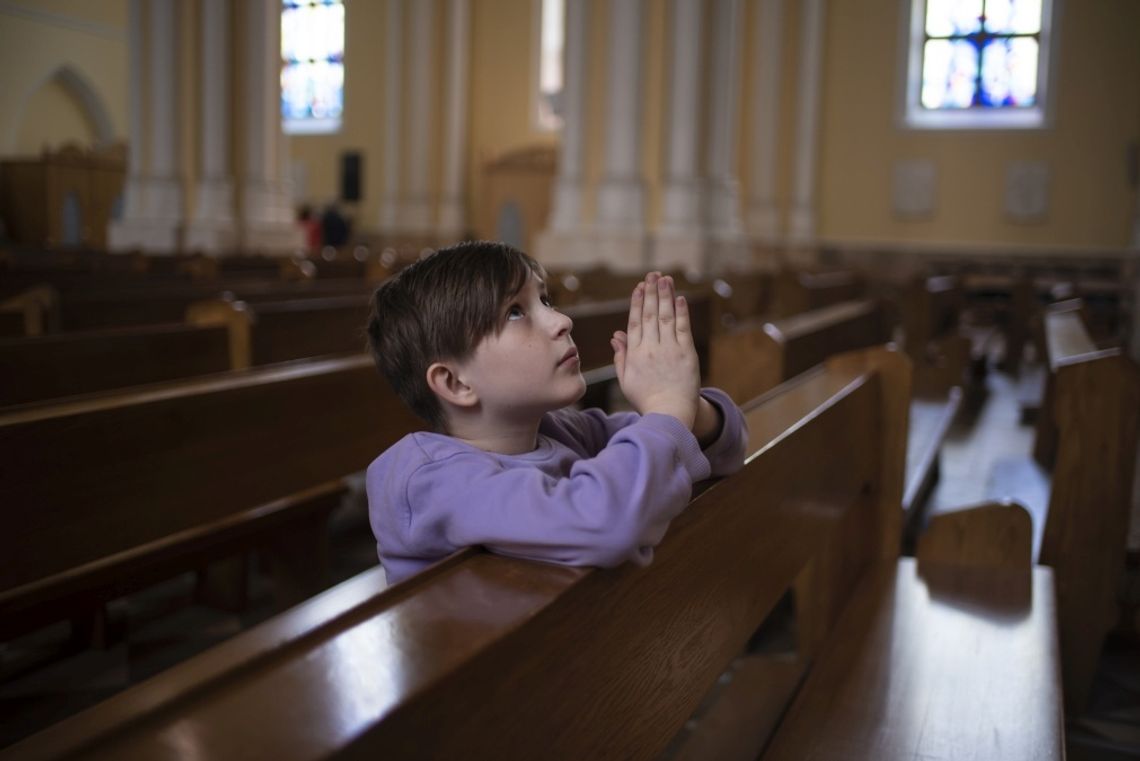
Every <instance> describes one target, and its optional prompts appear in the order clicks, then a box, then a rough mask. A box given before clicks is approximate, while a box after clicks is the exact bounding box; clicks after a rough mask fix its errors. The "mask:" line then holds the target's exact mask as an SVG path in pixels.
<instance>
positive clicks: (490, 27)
mask: <svg viewBox="0 0 1140 761" xmlns="http://www.w3.org/2000/svg"><path fill="white" fill-rule="evenodd" d="M537 10H538V7H537V4H536V2H535V0H492V1H491V2H487V0H482V1H480V0H475V2H473V3H471V11H472V13H471V75H470V80H469V81H470V87H471V89H470V91H469V96H468V97H469V100H468V130H469V139H468V143H467V151H468V154H467V165H468V178H467V208H468V218H469V219H470V220H472V221H475V220H478V219H480V218H481V211H482V206H481V203H482V194H481V192H480V191H481V189H482V185H483V182H482V168H483V165H484V164H486V163H487V162H489V161H492V160H494V159H495V158H497V157H499V156H502V155H503V154H504V153H507V152H509V151H513V150H517V149H519V148H524V147H528V146H535V145H554V144H556V143H557V142H558V135H557V133H552V132H544V131H542V130H539V129H538V128H536V127H535V125H534V120H533V118H532V115H531V109H532V108H533V105H532V101H531V90H532V87H533V86H532V81H533V80H532V76H537V73H535V72H532V66H533V61H534V60H535V56H536V51H535V48H534V45H537V44H538V41H537V40H536V39H535V37H534V29H535V13H536V12H537ZM481 232H483V233H484V234H490V233H491V232H492V231H481Z"/></svg>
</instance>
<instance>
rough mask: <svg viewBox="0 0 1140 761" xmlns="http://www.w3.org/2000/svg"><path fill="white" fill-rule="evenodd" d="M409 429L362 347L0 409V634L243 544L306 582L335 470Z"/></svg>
mask: <svg viewBox="0 0 1140 761" xmlns="http://www.w3.org/2000/svg"><path fill="white" fill-rule="evenodd" d="M419 426H420V423H419V421H418V420H416V419H415V418H414V417H413V416H412V415H411V413H409V412H407V411H406V410H405V408H404V406H403V405H402V404H401V403H400V402H399V401H398V400H397V399H396V398H395V396H394V395H393V394H392V393H391V392H390V390H389V389H388V388H387V387H386V386H385V384H384V383H383V381H382V380H381V379H380V377H379V375H378V374H377V372H376V370H375V368H374V367H373V366H372V362H371V360H370V359H369V358H368V357H365V356H363V355H360V356H356V357H351V358H337V359H330V360H327V361H318V362H309V363H301V364H294V365H288V366H284V367H276V368H268V369H264V370H254V371H251V372H249V373H245V374H241V375H237V376H222V377H216V378H212V379H207V380H198V381H186V382H181V383H174V384H165V385H158V386H152V387H148V388H147V389H146V390H140V391H138V392H123V393H118V394H107V395H100V396H95V397H88V398H81V399H76V400H73V401H70V402H66V403H61V404H57V405H50V404H41V405H34V406H28V407H24V408H20V409H19V410H18V411H13V412H8V413H0V461H2V462H3V463H4V466H5V467H4V471H5V472H4V478H3V479H0V505H2V506H3V508H2V509H3V510H4V520H5V527H6V528H5V531H4V532H3V535H2V538H0V556H2V557H4V563H3V565H2V566H0V637H8V636H12V635H14V634H16V633H18V632H21V631H29V630H31V629H34V628H36V627H37V626H39V625H43V624H46V623H51V622H53V621H57V620H60V619H67V618H69V617H72V616H80V615H82V614H83V613H84V612H86V613H88V614H92V615H95V616H96V618H97V614H98V612H99V610H100V609H101V605H102V603H103V602H104V601H106V600H108V599H111V598H113V597H116V596H119V595H122V594H124V593H126V592H129V591H131V590H133V589H138V588H141V587H142V586H144V585H145V584H147V583H149V582H153V581H158V580H161V579H163V578H166V577H169V576H172V575H175V574H177V573H180V572H183V571H186V570H192V569H194V568H196V567H198V566H200V565H202V564H203V563H204V562H205V561H206V560H208V559H217V558H224V557H227V556H230V555H233V554H235V553H238V552H241V551H242V550H244V549H246V548H247V545H248V544H250V543H259V544H268V545H271V546H272V545H276V546H277V547H278V549H279V551H278V552H276V553H275V556H274V561H275V562H274V568H275V573H277V575H278V576H279V579H280V580H281V582H282V584H281V587H280V588H281V589H282V590H283V591H284V596H285V598H287V599H290V600H293V599H296V598H298V597H300V596H303V595H304V594H306V593H311V592H312V591H315V589H317V588H319V584H320V582H321V573H322V567H321V562H320V559H321V557H322V553H323V551H324V550H323V531H322V527H323V521H324V518H325V516H327V514H328V511H329V510H331V508H332V507H333V506H335V504H336V501H337V498H338V497H339V495H340V493H341V491H342V489H343V487H342V486H341V485H340V482H339V479H341V478H342V477H344V476H346V475H348V474H350V473H353V472H356V471H358V470H360V469H362V468H364V467H365V466H366V465H367V464H368V463H369V462H370V461H371V460H372V458H374V457H375V456H376V455H377V454H378V453H379V452H380V451H382V450H383V449H384V448H385V447H386V446H388V445H390V444H391V443H393V442H394V441H396V440H397V439H398V438H399V437H401V436H403V435H404V434H405V433H407V432H409V431H411V430H415V429H417V428H418V427H419ZM312 489H316V491H306V490H312Z"/></svg>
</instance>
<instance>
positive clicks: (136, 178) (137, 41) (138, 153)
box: [107, 0, 150, 251]
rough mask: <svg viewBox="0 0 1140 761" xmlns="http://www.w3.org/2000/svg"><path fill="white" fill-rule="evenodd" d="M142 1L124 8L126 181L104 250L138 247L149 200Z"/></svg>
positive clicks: (131, 3) (132, 0)
mask: <svg viewBox="0 0 1140 761" xmlns="http://www.w3.org/2000/svg"><path fill="white" fill-rule="evenodd" d="M143 1H144V0H130V3H129V4H128V5H127V66H128V70H127V100H128V103H127V108H128V112H127V129H128V133H127V181H126V187H125V188H124V189H123V194H124V197H123V212H122V214H123V216H122V218H121V219H116V220H112V221H111V224H110V225H109V226H108V228H107V248H108V249H110V250H111V251H125V250H130V249H133V248H136V247H138V246H139V245H141V241H140V239H139V233H138V227H139V225H140V224H141V222H142V220H143V219H144V218H145V217H146V213H147V208H148V207H149V205H150V204H149V202H148V201H149V199H148V198H147V186H146V163H147V162H146V156H147V150H146V118H145V108H146V95H145V93H146V90H145V87H146V80H145V78H144V72H145V71H146V68H147V65H146V59H147V56H146V49H145V45H146V41H145V36H144V34H143Z"/></svg>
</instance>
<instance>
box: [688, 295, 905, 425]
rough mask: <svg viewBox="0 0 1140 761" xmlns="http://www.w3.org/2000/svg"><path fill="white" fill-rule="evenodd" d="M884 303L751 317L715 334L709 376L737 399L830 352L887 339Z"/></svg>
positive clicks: (760, 390)
mask: <svg viewBox="0 0 1140 761" xmlns="http://www.w3.org/2000/svg"><path fill="white" fill-rule="evenodd" d="M890 335H891V326H890V325H889V320H888V318H887V315H886V312H885V310H884V307H883V303H882V302H880V301H877V300H862V301H849V302H845V303H842V304H836V305H834V306H830V307H824V308H822V309H816V310H813V311H810V312H804V313H802V314H798V315H795V316H794V317H787V318H784V319H780V320H775V321H772V322H762V321H759V320H753V321H749V322H745V323H742V324H740V325H737V326H735V327H734V328H732V329H731V330H729V331H727V332H725V333H722V334H718V335H716V336H715V337H714V338H713V348H712V356H711V357H710V358H709V361H710V364H709V366H708V367H709V382H710V383H711V384H712V385H714V386H717V387H718V388H722V389H724V390H725V391H726V392H728V394H729V395H730V396H731V397H732V398H733V399H735V400H737V402H738V403H740V402H743V401H745V400H748V399H752V398H753V397H756V396H759V395H760V394H763V393H764V392H765V391H768V390H769V389H772V388H775V387H776V386H777V385H779V384H780V383H783V382H784V381H786V380H788V379H789V378H791V377H793V376H795V375H797V374H799V373H802V372H804V371H805V370H807V369H809V368H811V367H814V366H815V365H818V364H819V363H821V362H823V361H824V360H825V359H827V358H828V357H829V356H831V355H832V354H838V353H840V352H844V351H849V350H852V349H859V348H863V347H866V346H874V345H876V344H883V343H886V342H887V341H889V340H890Z"/></svg>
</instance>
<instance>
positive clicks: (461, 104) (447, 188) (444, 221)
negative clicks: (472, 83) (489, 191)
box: [439, 0, 471, 239]
mask: <svg viewBox="0 0 1140 761" xmlns="http://www.w3.org/2000/svg"><path fill="white" fill-rule="evenodd" d="M470 29H471V5H470V0H447V44H446V45H445V46H444V49H445V50H446V51H447V55H448V56H449V57H448V61H447V83H446V92H447V95H446V97H447V106H446V108H445V116H444V129H445V130H446V134H445V135H444V145H443V193H442V198H441V199H440V207H439V233H440V237H441V238H444V239H452V238H458V237H459V236H460V235H463V233H464V232H465V230H466V222H467V220H466V214H465V212H464V203H463V163H464V158H465V156H466V154H465V152H464V150H463V148H464V140H465V139H466V137H467V71H468V68H469V67H468V64H469V61H468V58H469V56H468V49H469V47H470V45H469V37H470Z"/></svg>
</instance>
